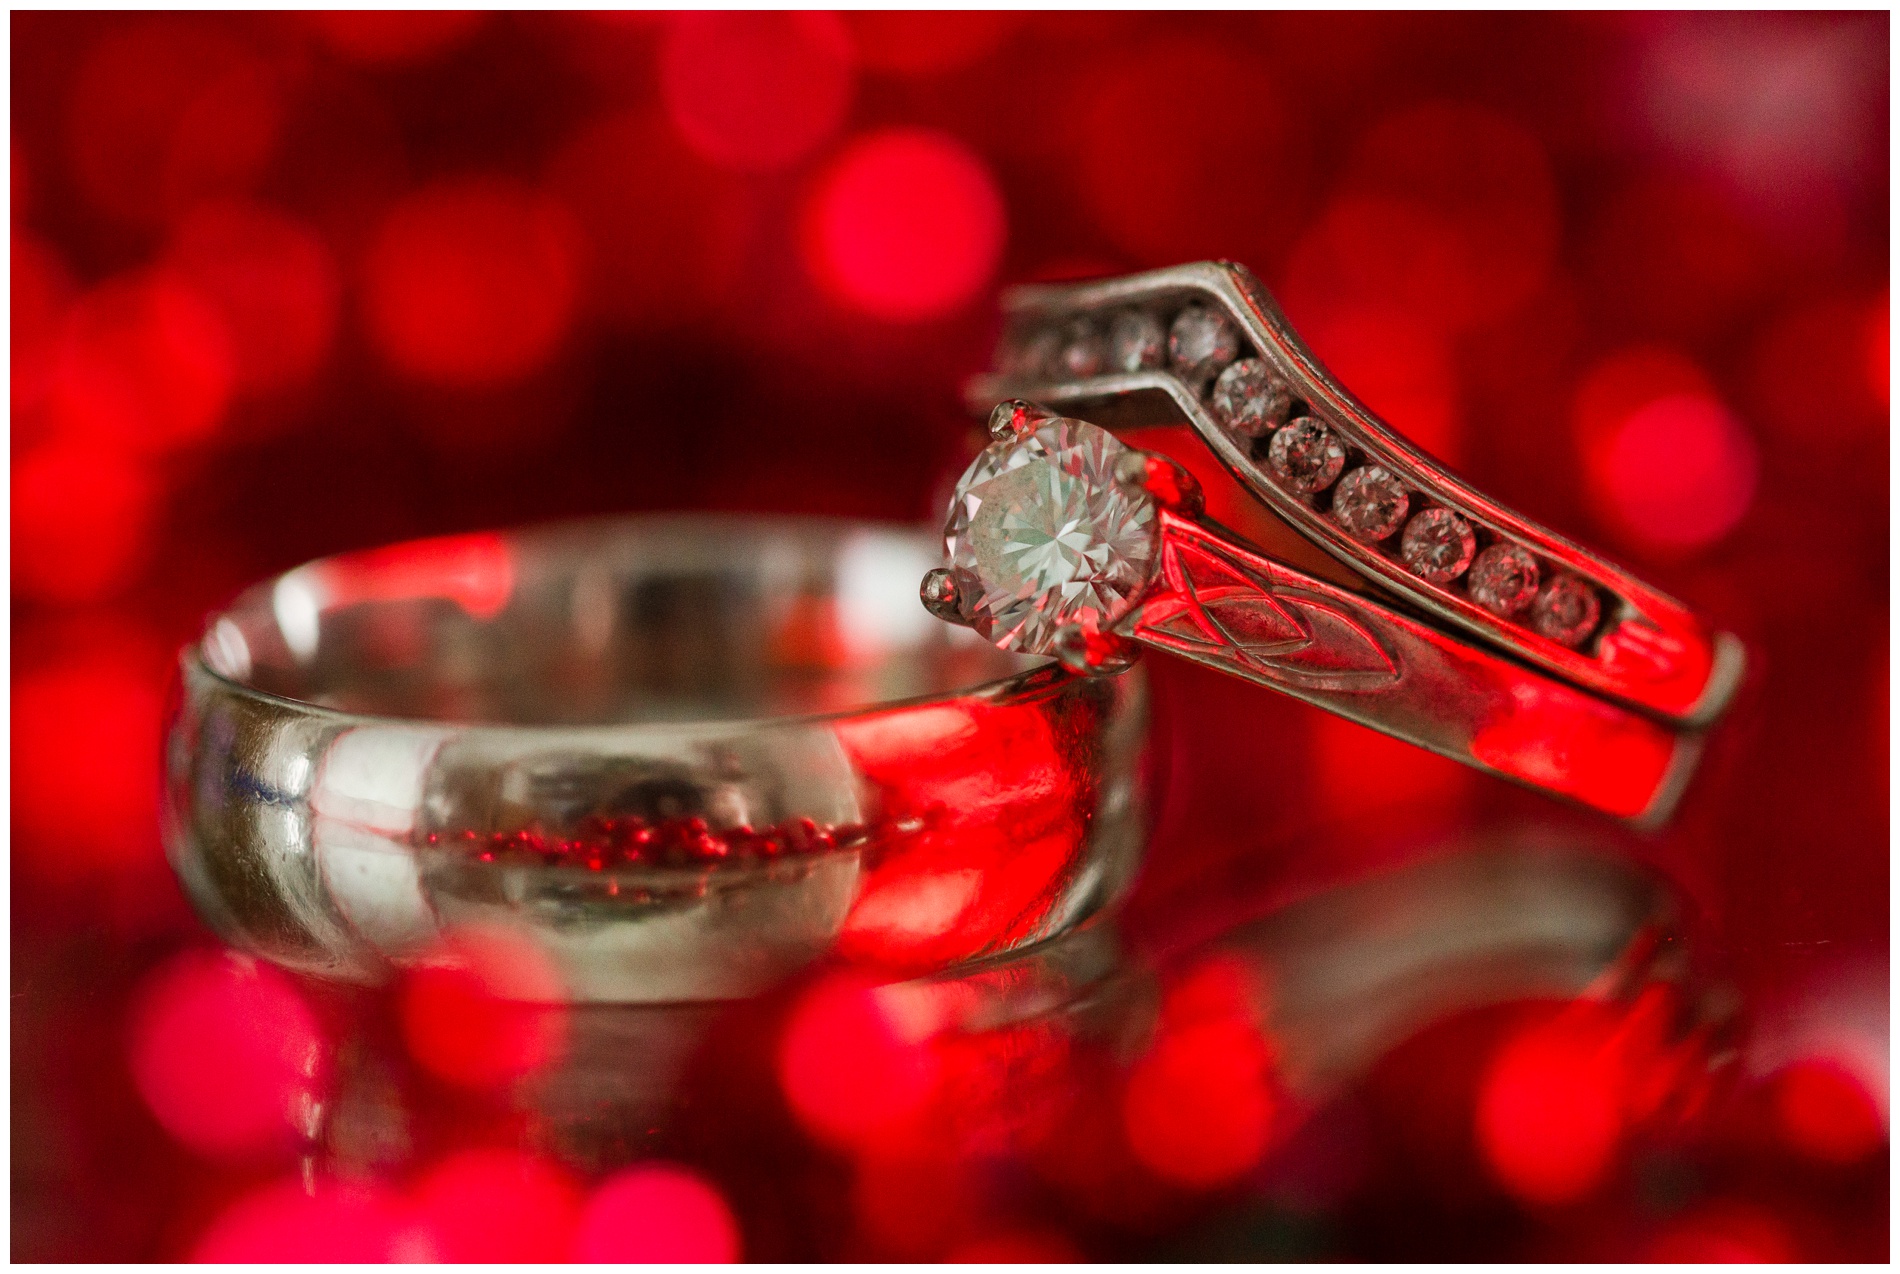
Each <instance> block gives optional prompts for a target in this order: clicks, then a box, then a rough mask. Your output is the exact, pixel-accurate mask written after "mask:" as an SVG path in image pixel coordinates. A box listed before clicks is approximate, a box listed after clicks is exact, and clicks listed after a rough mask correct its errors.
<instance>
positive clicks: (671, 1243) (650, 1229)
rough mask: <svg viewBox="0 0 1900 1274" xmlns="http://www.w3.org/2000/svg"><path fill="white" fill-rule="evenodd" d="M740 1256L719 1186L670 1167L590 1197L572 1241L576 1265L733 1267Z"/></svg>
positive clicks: (647, 1167) (632, 1173)
mask: <svg viewBox="0 0 1900 1274" xmlns="http://www.w3.org/2000/svg"><path fill="white" fill-rule="evenodd" d="M739 1254H740V1246H739V1224H738V1222H737V1221H736V1220H734V1219H733V1215H732V1209H731V1207H730V1206H728V1205H727V1203H726V1199H725V1196H724V1195H723V1194H721V1193H720V1191H719V1188H718V1187H717V1186H715V1185H713V1184H712V1183H711V1182H709V1181H707V1180H706V1179H705V1178H703V1177H701V1176H700V1175H699V1174H698V1173H696V1172H693V1171H692V1170H691V1169H688V1168H683V1167H680V1166H678V1165H677V1164H669V1163H644V1164H640V1165H639V1166H637V1167H633V1168H629V1169H627V1170H626V1171H624V1172H620V1173H616V1174H615V1175H614V1176H612V1177H609V1178H608V1179H607V1180H606V1181H605V1182H603V1183H602V1184H601V1186H600V1188H599V1189H597V1190H596V1191H594V1194H593V1197H591V1198H590V1199H588V1201H587V1206H586V1208H585V1210H584V1211H583V1212H582V1214H581V1220H580V1227H579V1230H578V1231H577V1232H576V1234H575V1239H574V1259H575V1260H577V1261H617V1262H618V1261H637V1262H642V1263H653V1262H664V1261H680V1262H692V1263H700V1264H729V1263H731V1262H733V1261H736V1260H738V1259H739Z"/></svg>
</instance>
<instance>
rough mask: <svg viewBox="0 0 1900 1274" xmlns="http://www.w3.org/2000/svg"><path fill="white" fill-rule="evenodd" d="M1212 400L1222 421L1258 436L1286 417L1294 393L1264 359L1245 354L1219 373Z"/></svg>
mask: <svg viewBox="0 0 1900 1274" xmlns="http://www.w3.org/2000/svg"><path fill="white" fill-rule="evenodd" d="M1210 401H1211V402H1212V404H1213V407H1214V414H1215V415H1216V416H1218V417H1219V418H1220V420H1221V423H1222V424H1224V425H1226V426H1227V427H1228V428H1229V429H1231V430H1233V431H1234V432H1235V433H1237V434H1244V435H1245V436H1246V437H1249V438H1259V437H1261V436H1263V435H1265V434H1268V433H1271V432H1272V431H1273V430H1274V429H1275V428H1277V427H1278V426H1279V425H1280V423H1281V422H1282V421H1284V420H1285V419H1286V413H1287V408H1289V407H1291V406H1292V405H1293V395H1292V392H1291V391H1289V390H1288V389H1287V387H1286V382H1285V381H1283V380H1281V379H1280V378H1279V377H1278V376H1275V375H1274V374H1273V372H1272V371H1271V370H1270V369H1269V368H1268V367H1267V365H1266V364H1265V363H1264V362H1262V361H1261V360H1259V359H1257V358H1243V359H1241V360H1240V361H1239V362H1238V363H1235V364H1234V365H1233V366H1231V367H1229V368H1228V369H1227V370H1226V371H1224V372H1222V373H1221V374H1220V379H1218V380H1216V381H1215V382H1214V393H1213V396H1212V398H1211V399H1210Z"/></svg>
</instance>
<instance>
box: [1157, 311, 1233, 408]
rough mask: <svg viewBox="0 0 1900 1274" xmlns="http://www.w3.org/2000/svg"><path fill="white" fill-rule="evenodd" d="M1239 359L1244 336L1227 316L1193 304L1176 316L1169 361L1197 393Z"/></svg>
mask: <svg viewBox="0 0 1900 1274" xmlns="http://www.w3.org/2000/svg"><path fill="white" fill-rule="evenodd" d="M1239 356H1240V333H1239V332H1238V331H1236V330H1235V329H1234V325H1233V324H1232V323H1230V322H1228V320H1227V316H1226V315H1224V314H1221V313H1219V312H1217V311H1215V310H1210V309H1208V308H1207V307H1206V306H1205V305H1190V306H1188V307H1187V308H1186V309H1185V310H1182V311H1181V312H1180V313H1179V314H1177V315H1175V316H1174V326H1172V327H1170V328H1169V329H1168V361H1169V362H1170V363H1172V364H1174V370H1175V374H1176V375H1178V376H1180V377H1181V379H1182V380H1184V381H1186V382H1187V383H1188V384H1190V385H1192V386H1194V388H1195V390H1196V391H1199V390H1200V388H1201V387H1202V386H1203V385H1205V384H1206V383H1207V380H1208V378H1209V377H1211V376H1212V375H1213V374H1214V373H1215V372H1217V371H1219V370H1220V369H1221V368H1223V367H1225V366H1227V364H1229V363H1231V362H1233V361H1234V359H1236V358H1238V357H1239Z"/></svg>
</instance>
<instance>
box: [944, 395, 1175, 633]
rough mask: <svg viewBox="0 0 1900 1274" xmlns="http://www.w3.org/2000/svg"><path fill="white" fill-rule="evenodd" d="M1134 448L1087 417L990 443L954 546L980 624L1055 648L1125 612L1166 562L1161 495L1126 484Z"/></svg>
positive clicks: (957, 521)
mask: <svg viewBox="0 0 1900 1274" xmlns="http://www.w3.org/2000/svg"><path fill="white" fill-rule="evenodd" d="M1127 454H1129V450H1128V448H1127V447H1126V446H1125V445H1124V444H1122V443H1120V442H1118V441H1116V439H1115V438H1114V437H1113V436H1112V435H1110V434H1109V433H1108V432H1107V431H1106V430H1104V429H1099V428H1097V427H1096V426H1094V425H1090V424H1085V423H1083V422H1082V421H1079V420H1067V419H1062V418H1057V419H1054V420H1045V421H1043V422H1042V424H1041V425H1040V427H1038V428H1037V429H1035V430H1034V431H1032V432H1030V433H1026V434H1020V435H1017V436H1016V437H1012V438H1006V439H1003V440H1002V441H1000V442H995V443H991V444H990V445H989V446H988V447H986V448H984V449H983V452H982V454H981V455H979V456H977V458H976V460H975V461H974V462H972V463H971V465H970V467H969V468H968V469H967V470H965V471H964V474H963V477H962V478H960V479H959V480H958V481H957V488H956V494H955V496H954V497H953V498H952V499H951V503H950V517H949V520H948V521H947V522H946V523H945V524H944V529H943V535H944V547H945V548H946V549H947V550H948V551H949V554H950V567H951V569H952V570H953V571H954V572H956V574H957V576H958V581H959V584H960V591H961V596H962V602H963V604H964V605H965V606H966V607H968V609H969V612H970V618H971V621H972V623H973V624H974V626H975V628H976V630H977V632H979V633H981V634H982V635H983V636H984V637H986V638H988V639H989V640H990V641H993V642H995V643H996V644H997V645H998V646H1001V647H1002V648H1003V649H1005V650H1022V651H1028V652H1029V653H1031V654H1049V653H1052V651H1053V650H1054V646H1055V637H1056V633H1057V632H1058V631H1059V630H1060V629H1061V628H1062V627H1063V626H1064V625H1066V624H1071V623H1079V624H1081V625H1082V626H1083V627H1084V628H1085V629H1090V628H1092V629H1094V630H1096V631H1100V630H1102V629H1105V628H1107V627H1108V626H1110V625H1111V624H1114V623H1115V622H1116V621H1118V620H1119V619H1121V618H1122V616H1124V615H1126V614H1127V613H1128V612H1129V610H1130V609H1132V608H1133V606H1134V604H1135V602H1136V600H1137V599H1138V597H1139V596H1140V594H1141V593H1142V592H1143V591H1144V590H1146V589H1147V587H1148V585H1149V584H1151V583H1152V582H1153V580H1154V577H1155V573H1156V571H1157V570H1158V568H1159V563H1158V557H1159V553H1160V524H1159V520H1158V515H1157V513H1156V510H1155V502H1154V498H1153V497H1152V496H1150V495H1148V494H1147V493H1146V492H1145V491H1143V490H1141V489H1140V488H1138V487H1130V486H1127V485H1124V484H1122V483H1120V482H1117V481H1116V480H1115V469H1116V464H1117V462H1118V461H1120V460H1121V458H1122V457H1123V456H1125V455H1127Z"/></svg>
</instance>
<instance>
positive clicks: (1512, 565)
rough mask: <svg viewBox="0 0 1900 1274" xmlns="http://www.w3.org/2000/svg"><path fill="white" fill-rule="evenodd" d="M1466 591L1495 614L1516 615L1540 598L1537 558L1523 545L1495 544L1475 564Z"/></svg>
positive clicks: (1466, 583) (1466, 582)
mask: <svg viewBox="0 0 1900 1274" xmlns="http://www.w3.org/2000/svg"><path fill="white" fill-rule="evenodd" d="M1465 591H1466V592H1468V593H1470V594H1471V600H1472V601H1474V602H1476V603H1478V605H1480V606H1482V607H1484V608H1485V609H1486V610H1488V611H1490V612H1491V613H1492V614H1494V615H1503V616H1505V617H1506V618H1508V617H1510V616H1512V615H1515V614H1517V613H1518V612H1519V611H1521V610H1523V609H1524V608H1525V607H1526V606H1529V605H1530V604H1531V599H1532V598H1534V597H1536V596H1537V559H1536V558H1534V557H1532V556H1531V552H1530V550H1529V549H1527V548H1524V547H1522V546H1521V545H1517V544H1493V545H1492V546H1491V547H1490V548H1488V549H1486V550H1485V551H1484V552H1482V553H1480V554H1478V558H1477V560H1476V561H1475V562H1473V563H1472V564H1471V574H1470V575H1469V576H1468V577H1467V578H1466V580H1465Z"/></svg>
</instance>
